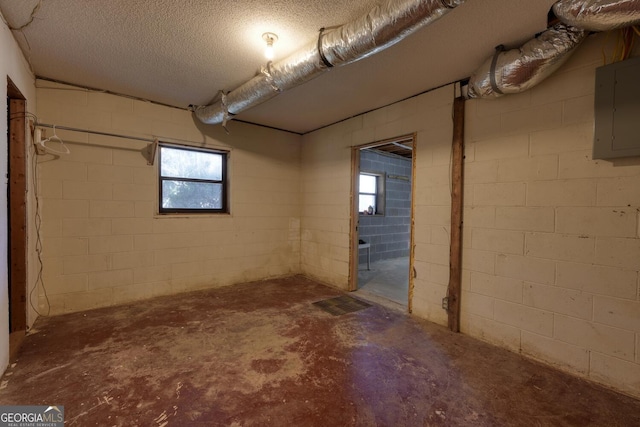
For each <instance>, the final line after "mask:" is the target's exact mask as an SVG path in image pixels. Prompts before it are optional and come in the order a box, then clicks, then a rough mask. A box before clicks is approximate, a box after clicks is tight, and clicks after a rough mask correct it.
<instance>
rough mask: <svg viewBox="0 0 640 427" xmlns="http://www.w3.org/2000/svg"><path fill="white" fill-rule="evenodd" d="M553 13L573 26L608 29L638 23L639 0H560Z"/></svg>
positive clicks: (639, 17)
mask: <svg viewBox="0 0 640 427" xmlns="http://www.w3.org/2000/svg"><path fill="white" fill-rule="evenodd" d="M553 13H555V15H556V16H557V17H558V18H560V20H561V21H562V22H564V23H565V24H568V25H573V26H574V27H578V28H582V29H584V30H589V31H609V30H615V29H616V28H622V27H627V26H629V25H637V24H640V0H560V1H558V2H557V3H556V4H554V5H553Z"/></svg>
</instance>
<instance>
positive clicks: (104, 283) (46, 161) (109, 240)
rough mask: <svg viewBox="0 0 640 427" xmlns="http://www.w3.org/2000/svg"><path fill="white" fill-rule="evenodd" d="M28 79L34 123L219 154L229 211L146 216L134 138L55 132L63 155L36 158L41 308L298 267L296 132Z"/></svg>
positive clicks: (150, 199)
mask: <svg viewBox="0 0 640 427" xmlns="http://www.w3.org/2000/svg"><path fill="white" fill-rule="evenodd" d="M38 86H39V89H38V93H37V96H38V101H39V102H38V116H39V118H40V121H41V122H43V123H49V124H56V125H59V126H70V127H76V128H81V129H91V130H98V131H103V132H111V133H117V134H125V135H130V136H140V137H144V138H150V137H153V136H157V137H159V139H160V140H161V141H167V142H181V141H186V143H188V144H191V145H196V146H206V147H213V148H222V149H229V150H230V158H229V179H230V204H231V214H230V215H197V214H193V215H187V216H185V215H158V214H157V204H158V200H157V199H158V187H157V185H158V183H157V181H158V178H157V164H156V165H155V166H148V165H147V161H146V159H145V158H144V157H143V156H142V154H141V151H142V150H143V149H144V148H145V146H146V143H145V142H138V141H134V140H126V139H117V138H111V137H104V136H98V135H93V134H88V133H77V132H64V131H60V130H59V131H58V132H57V133H58V135H59V136H60V137H62V139H63V140H64V141H65V142H66V144H67V145H68V147H69V148H70V150H71V154H70V155H68V156H65V155H61V156H59V157H58V158H56V157H53V156H50V155H49V156H39V157H38V161H39V166H38V167H39V196H40V205H41V210H42V211H41V212H42V232H41V235H42V242H43V249H44V251H43V261H44V269H43V275H44V283H45V287H46V292H47V295H48V299H49V302H50V304H51V312H52V313H53V314H57V313H64V312H70V311H78V310H85V309H89V308H93V307H102V306H108V305H112V304H117V303H123V302H127V301H132V300H136V299H143V298H147V297H151V296H155V295H162V294H171V293H176V292H181V291H186V290H191V289H198V288H206V287H214V286H222V285H228V284H233V283H236V282H244V281H251V280H259V279H264V278H268V277H274V276H282V275H289V274H295V273H299V271H300V267H299V260H300V249H299V248H300V185H299V182H300V171H299V165H300V137H299V136H298V135H294V134H288V133H284V132H279V131H274V130H269V129H264V128H260V127H257V126H250V125H246V124H241V123H235V122H234V123H230V124H229V129H230V132H231V133H230V135H226V134H225V133H224V131H223V130H222V128H221V127H220V126H204V125H201V124H197V123H195V122H194V119H193V118H192V116H191V114H190V113H189V112H187V111H184V110H179V109H174V108H169V107H163V106H158V105H154V104H150V103H146V102H142V101H137V100H132V99H130V98H125V97H119V96H114V95H108V94H102V93H96V92H88V91H85V90H83V89H80V88H74V87H66V86H61V85H57V84H53V83H50V82H46V81H40V82H39V85H38ZM48 134H49V135H50V134H51V131H50V130H49V131H48ZM40 305H41V309H42V310H46V307H45V299H44V298H43V295H41V298H40Z"/></svg>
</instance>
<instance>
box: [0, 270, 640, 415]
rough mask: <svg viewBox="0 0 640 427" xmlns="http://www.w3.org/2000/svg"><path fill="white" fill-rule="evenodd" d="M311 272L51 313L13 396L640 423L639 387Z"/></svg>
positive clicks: (251, 409)
mask: <svg viewBox="0 0 640 427" xmlns="http://www.w3.org/2000/svg"><path fill="white" fill-rule="evenodd" d="M339 295H343V294H342V293H341V292H339V291H337V290H335V289H332V288H328V287H326V286H323V285H320V284H318V283H315V282H313V281H310V280H308V279H305V278H301V277H293V278H287V279H279V280H269V281H262V282H257V283H248V284H241V285H236V286H231V287H226V288H220V289H215V290H207V291H199V292H193V293H187V294H181V295H175V296H170V297H162V298H157V299H153V300H148V301H143V302H139V303H135V304H128V305H123V306H119V307H110V308H104V309H98V310H93V311H87V312H83V313H74V314H69V315H64V316H57V317H51V318H41V319H39V320H38V322H37V323H36V326H35V328H34V329H33V330H32V331H31V333H30V334H29V335H28V336H27V337H26V339H25V342H24V344H23V347H22V348H21V350H20V352H19V354H18V360H17V362H16V363H15V365H12V366H11V367H10V368H9V369H8V371H7V372H6V374H5V375H4V377H3V378H2V381H1V384H2V385H1V386H0V404H2V405H8V404H21V405H25V404H30V405H53V404H56V405H64V407H65V418H66V421H67V425H69V426H89V425H100V426H113V425H115V426H132V425H145V426H156V427H158V426H636V425H640V401H637V400H634V399H631V398H629V397H625V396H623V395H620V394H616V393H614V392H612V391H609V390H606V389H604V388H601V387H599V386H596V385H594V384H591V383H588V382H585V381H582V380H580V379H577V378H574V377H572V376H569V375H565V374H563V373H560V372H558V371H555V370H553V369H549V368H547V367H545V366H542V365H539V364H536V363H533V362H531V361H528V360H526V359H524V358H522V357H520V356H518V355H516V354H513V353H510V352H508V351H505V350H501V349H498V348H496V347H493V346H490V345H487V344H484V343H482V342H479V341H477V340H474V339H471V338H469V337H466V336H463V335H459V334H452V333H450V332H448V331H447V330H446V329H444V328H442V327H439V326H435V325H433V324H429V323H426V322H422V321H419V320H417V319H415V318H411V317H408V316H407V315H404V314H403V313H401V312H399V311H394V310H392V309H388V308H385V307H383V306H379V305H376V304H373V305H372V306H371V307H368V308H364V309H362V310H360V311H357V312H354V313H349V314H343V315H339V316H333V315H331V314H328V313H326V312H325V311H322V310H320V309H319V308H317V307H316V306H315V305H312V303H313V302H317V301H320V300H324V299H327V298H330V297H335V296H339Z"/></svg>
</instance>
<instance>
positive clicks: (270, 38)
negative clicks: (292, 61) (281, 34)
mask: <svg viewBox="0 0 640 427" xmlns="http://www.w3.org/2000/svg"><path fill="white" fill-rule="evenodd" d="M262 40H264V41H265V42H267V47H266V48H265V50H264V56H266V57H267V59H268V60H269V61H271V60H272V59H273V56H274V52H273V44H274V43H275V42H277V41H278V35H277V34H274V33H264V34H263V35H262Z"/></svg>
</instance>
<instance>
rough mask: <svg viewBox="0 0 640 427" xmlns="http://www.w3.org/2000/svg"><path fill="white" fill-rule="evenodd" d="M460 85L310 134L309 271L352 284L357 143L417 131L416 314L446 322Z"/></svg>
mask: <svg viewBox="0 0 640 427" xmlns="http://www.w3.org/2000/svg"><path fill="white" fill-rule="evenodd" d="M453 98H454V88H453V85H447V86H445V87H442V88H440V89H436V90H434V91H431V92H429V93H426V94H423V95H420V96H417V97H414V98H411V99H408V100H406V101H403V102H400V103H397V104H394V105H392V106H390V107H387V108H383V109H379V110H375V111H372V112H370V113H367V114H364V115H362V116H359V117H354V118H352V119H349V120H346V121H344V122H341V123H339V124H337V125H335V126H331V127H328V128H325V129H321V130H319V131H317V132H313V133H310V134H307V135H305V136H304V137H303V145H302V232H301V235H302V244H301V255H302V257H301V266H302V270H303V272H304V273H305V274H307V275H309V276H311V277H314V278H317V279H319V280H322V281H325V282H327V283H330V284H332V285H334V286H337V287H340V288H342V289H347V287H348V284H349V283H348V280H349V230H350V228H349V224H350V209H351V208H350V182H351V181H350V180H351V154H352V147H355V146H358V145H362V144H367V143H371V142H374V141H382V140H385V139H389V138H393V137H398V136H402V135H407V134H410V133H413V132H415V133H416V135H417V136H416V146H415V150H414V159H413V161H414V162H415V163H416V165H415V168H416V178H415V179H416V181H415V183H414V185H415V186H416V187H415V190H414V208H415V217H416V224H415V236H414V237H415V244H416V250H415V262H414V267H415V271H416V278H415V280H414V284H415V289H414V293H413V307H414V313H415V314H417V315H419V316H421V317H424V318H427V319H430V320H432V321H434V322H438V323H441V324H446V321H447V316H446V313H445V312H444V311H443V310H442V308H441V301H442V297H443V296H444V295H445V294H446V286H447V283H448V278H449V276H448V275H449V231H448V228H447V227H449V224H450V216H451V214H450V209H451V196H450V187H449V182H450V170H449V161H450V158H451V135H452V129H453V128H452V121H451V111H452V104H453Z"/></svg>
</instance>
